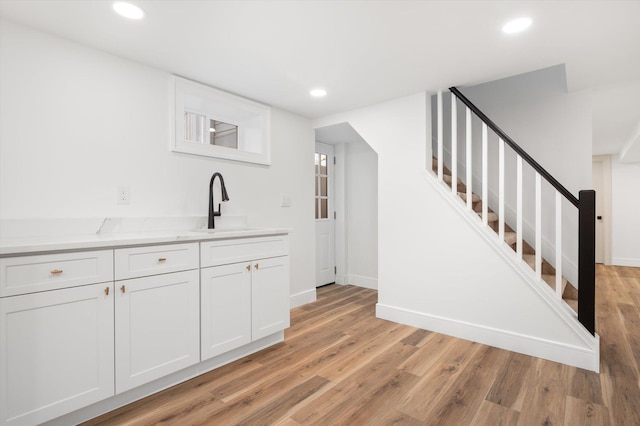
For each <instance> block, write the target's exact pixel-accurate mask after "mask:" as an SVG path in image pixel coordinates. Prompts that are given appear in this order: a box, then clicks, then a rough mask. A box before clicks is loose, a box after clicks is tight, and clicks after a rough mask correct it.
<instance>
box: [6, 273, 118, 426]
mask: <svg viewBox="0 0 640 426" xmlns="http://www.w3.org/2000/svg"><path fill="white" fill-rule="evenodd" d="M113 296H114V295H113V282H110V283H102V284H92V285H83V286H79V287H74V288H66V289H60V290H53V291H45V292H40V293H34V294H25V295H19V296H13V297H5V298H1V299H0V348H1V351H0V377H1V379H0V413H1V414H0V424H7V425H33V424H39V423H42V422H45V421H47V420H51V419H53V418H55V417H58V416H60V415H63V414H65V413H69V412H71V411H74V410H77V409H79V408H81V407H84V406H86V405H89V404H92V403H94V402H97V401H100V400H102V399H104V398H107V397H109V396H112V395H113V394H114V384H113V374H114V371H113V365H114V362H113V361H114V360H113V350H114V346H113V298H114V297H113Z"/></svg>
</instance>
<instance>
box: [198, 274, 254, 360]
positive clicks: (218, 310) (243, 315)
mask: <svg viewBox="0 0 640 426" xmlns="http://www.w3.org/2000/svg"><path fill="white" fill-rule="evenodd" d="M200 293H201V295H200V312H201V314H200V315H201V327H200V330H201V331H200V332H201V336H202V341H201V357H202V360H203V361H204V360H205V359H209V358H211V357H214V356H216V355H220V354H223V353H225V352H228V351H230V350H232V349H235V348H238V347H240V346H242V345H246V344H247V343H251V262H242V263H232V264H230V265H222V266H213V267H211V268H203V269H202V270H201V272H200Z"/></svg>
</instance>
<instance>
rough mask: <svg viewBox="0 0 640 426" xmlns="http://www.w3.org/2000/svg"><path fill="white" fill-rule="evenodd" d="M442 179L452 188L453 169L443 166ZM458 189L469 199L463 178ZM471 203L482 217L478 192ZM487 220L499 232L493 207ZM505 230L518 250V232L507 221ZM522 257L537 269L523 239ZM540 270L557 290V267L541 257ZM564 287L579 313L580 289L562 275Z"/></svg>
mask: <svg viewBox="0 0 640 426" xmlns="http://www.w3.org/2000/svg"><path fill="white" fill-rule="evenodd" d="M431 167H432V170H433V171H434V173H435V174H436V175H437V174H438V159H437V158H436V157H433V159H432V162H431ZM442 181H443V182H444V183H445V184H446V185H447V186H448V187H449V188H451V186H452V182H453V178H452V176H451V171H450V170H449V169H448V168H447V167H446V166H443V175H442ZM456 191H457V194H458V197H460V198H461V199H462V200H463V201H464V202H466V201H467V186H466V185H465V184H464V182H463V181H462V179H460V178H457V179H456ZM471 203H472V209H473V211H474V212H475V213H476V214H477V215H478V216H479V217H482V199H481V198H480V196H479V195H478V194H475V193H472V195H471ZM487 209H488V214H487V222H488V226H489V227H490V228H491V229H492V230H493V231H494V232H495V233H496V234H497V233H498V223H499V216H498V214H497V213H496V212H494V211H493V210H492V209H491V208H489V207H487ZM504 226H505V230H504V241H505V243H506V244H507V245H508V246H509V247H511V248H512V249H513V251H514V252H515V251H516V250H517V248H516V244H517V240H518V238H517V234H516V232H515V231H514V230H513V228H511V227H510V226H509V225H508V224H506V223H505V225H504ZM522 259H523V260H524V262H525V263H526V264H527V265H528V266H529V267H530V268H531V270H532V271H536V252H535V249H534V248H533V247H531V245H529V244H528V243H527V242H526V241H523V255H522ZM540 270H541V272H542V273H541V278H542V281H543V282H544V283H546V285H548V286H549V287H550V288H551V289H552V290H553V291H554V292H555V290H556V288H555V287H556V269H555V268H554V267H553V266H552V265H551V264H550V263H549V262H548V261H547V260H546V259H544V258H542V257H541V260H540ZM561 282H562V289H561V291H560V293H561V294H562V300H563V301H564V302H565V303H566V304H567V305H569V306H570V307H571V309H572V310H573V311H574V312H575V313H576V314H577V313H578V290H577V289H576V288H575V287H574V286H573V285H572V284H571V283H570V282H569V281H568V280H567V279H566V278H565V277H562V280H561Z"/></svg>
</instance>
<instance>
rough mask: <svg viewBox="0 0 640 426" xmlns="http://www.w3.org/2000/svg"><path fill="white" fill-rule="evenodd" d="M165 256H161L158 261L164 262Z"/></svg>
mask: <svg viewBox="0 0 640 426" xmlns="http://www.w3.org/2000/svg"><path fill="white" fill-rule="evenodd" d="M166 261H167V258H166V257H161V258H160V259H158V262H166Z"/></svg>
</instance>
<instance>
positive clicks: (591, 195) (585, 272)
mask: <svg viewBox="0 0 640 426" xmlns="http://www.w3.org/2000/svg"><path fill="white" fill-rule="evenodd" d="M578 245H579V248H578V320H579V321H580V323H582V325H584V327H585V328H586V329H587V330H589V332H590V333H591V334H594V335H595V332H596V325H595V321H596V318H595V316H596V315H595V306H596V192H595V191H594V190H592V189H589V190H584V191H580V192H579V194H578Z"/></svg>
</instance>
